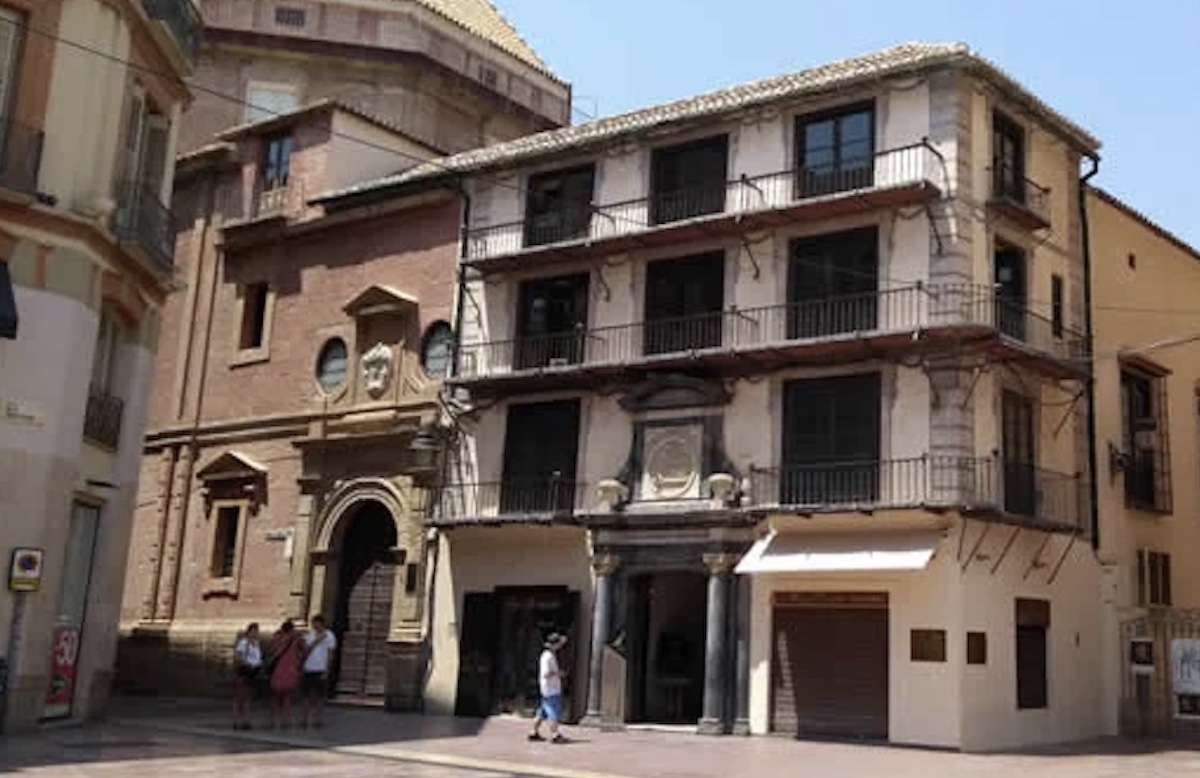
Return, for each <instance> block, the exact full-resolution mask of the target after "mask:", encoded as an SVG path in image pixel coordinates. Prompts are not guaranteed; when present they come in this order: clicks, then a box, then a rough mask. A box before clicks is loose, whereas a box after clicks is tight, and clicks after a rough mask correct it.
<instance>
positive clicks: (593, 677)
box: [582, 554, 619, 727]
mask: <svg viewBox="0 0 1200 778" xmlns="http://www.w3.org/2000/svg"><path fill="white" fill-rule="evenodd" d="M618 563H619V560H618V559H617V557H616V556H614V555H612V554H597V555H596V556H593V557H592V570H593V571H594V572H595V574H596V599H595V602H594V603H593V604H592V650H591V655H590V656H589V658H588V688H587V712H586V713H585V714H584V716H583V721H582V724H583V725H584V726H589V727H599V726H601V724H602V723H603V722H602V719H603V711H602V708H601V696H602V694H603V688H604V687H603V682H604V678H603V673H604V649H605V647H606V646H607V645H608V626H609V624H611V623H612V601H613V573H615V572H616V570H617V564H618Z"/></svg>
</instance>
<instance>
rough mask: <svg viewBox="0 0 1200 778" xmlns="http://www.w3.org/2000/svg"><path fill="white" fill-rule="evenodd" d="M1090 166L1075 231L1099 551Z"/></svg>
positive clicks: (1096, 162) (1095, 167)
mask: <svg viewBox="0 0 1200 778" xmlns="http://www.w3.org/2000/svg"><path fill="white" fill-rule="evenodd" d="M1088 159H1089V160H1090V161H1091V163H1092V167H1091V170H1089V171H1088V172H1087V173H1084V174H1083V175H1082V176H1080V178H1079V227H1080V231H1081V235H1082V248H1083V323H1084V332H1085V333H1086V335H1087V339H1088V343H1089V344H1090V346H1091V348H1090V354H1089V357H1088V358H1089V360H1090V364H1089V365H1088V374H1087V390H1086V391H1087V444H1088V470H1089V474H1090V476H1091V477H1090V478H1089V479H1088V483H1089V485H1088V496H1089V498H1090V500H1089V501H1090V502H1091V522H1092V548H1093V549H1099V548H1100V487H1099V483H1098V478H1099V476H1098V471H1097V462H1096V460H1097V457H1096V450H1097V445H1098V443H1097V440H1096V359H1095V352H1096V345H1095V342H1094V340H1093V336H1094V334H1093V331H1092V252H1091V240H1090V239H1089V236H1088V213H1087V192H1088V181H1090V180H1091V178H1092V177H1093V176H1095V175H1096V174H1097V173H1099V172H1100V157H1098V156H1096V155H1095V154H1093V155H1091V156H1089V157H1088Z"/></svg>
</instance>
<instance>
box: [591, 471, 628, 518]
mask: <svg viewBox="0 0 1200 778" xmlns="http://www.w3.org/2000/svg"><path fill="white" fill-rule="evenodd" d="M596 494H597V495H599V497H600V501H601V502H602V503H603V504H604V506H605V507H606V508H608V510H610V511H615V510H617V509H619V508H620V507H621V505H622V504H624V502H625V500H626V498H628V497H629V489H628V488H626V486H625V484H623V483H621V482H620V481H618V480H617V479H615V478H606V479H604V480H603V481H601V482H600V483H599V484H597V486H596Z"/></svg>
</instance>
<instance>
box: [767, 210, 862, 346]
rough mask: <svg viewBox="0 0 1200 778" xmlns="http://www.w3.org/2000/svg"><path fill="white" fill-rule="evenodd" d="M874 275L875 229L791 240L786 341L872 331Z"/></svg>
mask: <svg viewBox="0 0 1200 778" xmlns="http://www.w3.org/2000/svg"><path fill="white" fill-rule="evenodd" d="M878 273H879V231H878V230H877V229H876V228H875V227H868V228H866V229H861V230H851V231H848V232H839V233H835V234H832V235H821V236H818V237H815V238H803V239H800V240H795V241H792V245H791V262H790V267H789V271H788V338H791V339H797V338H819V337H824V336H828V335H838V334H841V333H845V332H864V331H869V330H873V329H875V328H876V326H877V324H878V297H879V295H878V283H879V282H878V277H877V276H878Z"/></svg>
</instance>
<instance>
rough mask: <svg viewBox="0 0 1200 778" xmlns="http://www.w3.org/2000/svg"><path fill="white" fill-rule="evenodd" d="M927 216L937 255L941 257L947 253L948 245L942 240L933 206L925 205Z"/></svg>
mask: <svg viewBox="0 0 1200 778" xmlns="http://www.w3.org/2000/svg"><path fill="white" fill-rule="evenodd" d="M925 216H926V218H928V219H929V231H930V233H932V235H933V242H934V245H936V246H937V255H938V256H939V257H940V256H942V255H944V254H945V253H946V244H945V241H944V240H943V239H942V233H941V231H940V230H938V224H937V216H935V215H934V213H933V204H932V203H930V202H926V203H925Z"/></svg>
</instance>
